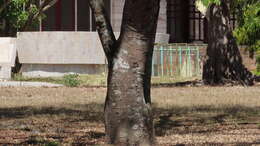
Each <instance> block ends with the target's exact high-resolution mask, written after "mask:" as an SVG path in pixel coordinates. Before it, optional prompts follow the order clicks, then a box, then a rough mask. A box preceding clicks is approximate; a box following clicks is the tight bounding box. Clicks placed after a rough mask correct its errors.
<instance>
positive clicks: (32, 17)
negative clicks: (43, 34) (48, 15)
mask: <svg viewBox="0 0 260 146" xmlns="http://www.w3.org/2000/svg"><path fill="white" fill-rule="evenodd" d="M57 1H58V0H51V1H48V0H43V1H42V3H41V4H40V6H39V11H38V12H37V13H36V14H32V13H31V14H30V16H29V18H28V19H27V21H26V23H25V24H24V26H23V27H22V28H21V31H24V30H26V29H27V28H28V26H29V25H30V24H31V23H32V22H33V20H35V19H37V18H38V17H39V15H40V14H42V13H43V12H45V11H46V10H48V9H49V8H51V7H52V6H53V5H55V4H56V2H57Z"/></svg>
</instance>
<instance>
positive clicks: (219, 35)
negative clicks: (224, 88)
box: [203, 1, 253, 85]
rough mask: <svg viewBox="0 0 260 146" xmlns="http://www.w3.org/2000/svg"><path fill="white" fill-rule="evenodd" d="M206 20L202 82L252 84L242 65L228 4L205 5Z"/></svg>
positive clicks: (250, 77) (249, 74)
mask: <svg viewBox="0 0 260 146" xmlns="http://www.w3.org/2000/svg"><path fill="white" fill-rule="evenodd" d="M207 19H208V21H209V23H208V24H209V26H208V32H209V33H208V39H209V40H208V48H207V58H206V61H205V63H204V66H203V81H204V83H205V84H209V85H218V84H225V83H238V84H242V85H253V76H252V74H251V73H250V72H249V71H248V70H247V69H246V68H245V66H244V65H243V64H242V57H241V55H240V52H239V49H238V46H237V44H236V40H235V38H234V37H233V35H232V30H231V27H230V25H229V22H230V14H229V8H228V6H227V3H226V2H224V1H222V2H221V4H220V5H216V4H212V5H211V6H210V7H209V8H208V12H207Z"/></svg>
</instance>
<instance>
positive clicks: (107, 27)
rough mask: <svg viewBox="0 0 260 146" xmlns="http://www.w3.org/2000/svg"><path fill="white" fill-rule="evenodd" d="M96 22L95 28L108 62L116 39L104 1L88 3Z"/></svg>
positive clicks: (95, 0) (93, 0)
mask: <svg viewBox="0 0 260 146" xmlns="http://www.w3.org/2000/svg"><path fill="white" fill-rule="evenodd" d="M89 4H90V7H91V9H92V12H93V13H94V17H95V20H96V28H97V31H98V34H99V38H100V40H101V43H102V46H103V49H104V52H105V54H106V57H107V59H108V61H109V60H110V59H111V58H112V57H113V55H114V53H115V51H116V50H115V44H116V38H115V35H114V33H113V29H112V26H111V24H110V22H109V19H108V17H107V13H106V11H105V6H104V0H90V1H89Z"/></svg>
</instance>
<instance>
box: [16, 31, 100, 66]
mask: <svg viewBox="0 0 260 146" xmlns="http://www.w3.org/2000/svg"><path fill="white" fill-rule="evenodd" d="M17 48H18V54H19V60H20V62H21V63H23V64H104V63H105V55H104V53H103V50H102V49H101V48H102V46H101V43H100V40H99V39H98V34H97V33H96V32H63V31H62V32H54V31H51V32H21V33H18V35H17Z"/></svg>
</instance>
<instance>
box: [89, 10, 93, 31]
mask: <svg viewBox="0 0 260 146" xmlns="http://www.w3.org/2000/svg"><path fill="white" fill-rule="evenodd" d="M89 27H90V28H89V30H90V31H92V30H93V29H92V10H91V9H89Z"/></svg>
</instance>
